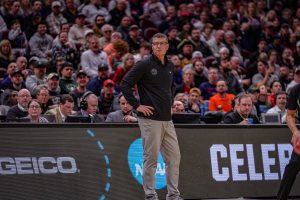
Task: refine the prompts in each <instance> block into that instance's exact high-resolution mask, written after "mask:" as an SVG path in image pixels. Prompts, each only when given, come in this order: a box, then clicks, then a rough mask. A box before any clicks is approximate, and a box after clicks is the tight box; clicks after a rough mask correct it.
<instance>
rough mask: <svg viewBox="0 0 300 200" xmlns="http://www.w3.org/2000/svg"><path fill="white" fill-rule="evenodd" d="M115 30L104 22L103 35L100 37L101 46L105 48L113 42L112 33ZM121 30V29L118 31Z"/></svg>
mask: <svg viewBox="0 0 300 200" xmlns="http://www.w3.org/2000/svg"><path fill="white" fill-rule="evenodd" d="M113 31H114V28H113V27H112V26H111V25H109V24H104V25H103V26H102V27H101V33H102V35H103V36H102V37H101V38H100V39H99V45H100V48H102V49H103V48H105V47H106V45H108V44H109V43H110V42H111V35H112V33H113ZM118 32H119V31H118Z"/></svg>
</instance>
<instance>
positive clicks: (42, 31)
mask: <svg viewBox="0 0 300 200" xmlns="http://www.w3.org/2000/svg"><path fill="white" fill-rule="evenodd" d="M37 31H38V32H39V33H40V34H41V35H44V34H45V33H46V32H47V26H46V25H45V24H40V25H39V26H38V29H37Z"/></svg>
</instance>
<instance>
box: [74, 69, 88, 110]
mask: <svg viewBox="0 0 300 200" xmlns="http://www.w3.org/2000/svg"><path fill="white" fill-rule="evenodd" d="M88 82H89V78H88V76H87V74H86V72H85V71H83V70H80V71H79V72H77V74H76V83H77V87H76V88H75V89H74V90H72V91H71V92H70V95H71V96H72V97H73V99H74V110H76V111H77V110H78V109H79V107H80V99H81V98H82V96H83V95H84V94H85V93H86V92H87V91H88V90H87V84H88Z"/></svg>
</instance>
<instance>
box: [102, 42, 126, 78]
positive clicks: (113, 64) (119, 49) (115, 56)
mask: <svg viewBox="0 0 300 200" xmlns="http://www.w3.org/2000/svg"><path fill="white" fill-rule="evenodd" d="M113 48H114V50H115V52H114V53H112V54H110V55H109V56H108V58H107V59H108V64H109V67H110V76H113V75H114V73H115V71H116V70H117V68H118V66H120V64H121V63H122V59H123V56H124V55H125V54H126V53H128V52H129V46H128V43H127V42H125V41H124V40H122V39H120V40H116V41H115V42H114V43H113Z"/></svg>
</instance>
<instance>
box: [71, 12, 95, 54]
mask: <svg viewBox="0 0 300 200" xmlns="http://www.w3.org/2000/svg"><path fill="white" fill-rule="evenodd" d="M85 19H86V17H85V15H84V14H83V13H77V15H76V18H75V24H73V25H72V26H71V28H70V31H69V39H70V41H71V42H72V43H73V44H75V46H76V48H77V49H79V48H80V47H81V46H82V45H83V44H84V43H85V37H84V34H85V32H86V31H87V30H90V29H89V28H88V27H87V26H86V25H85Z"/></svg>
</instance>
